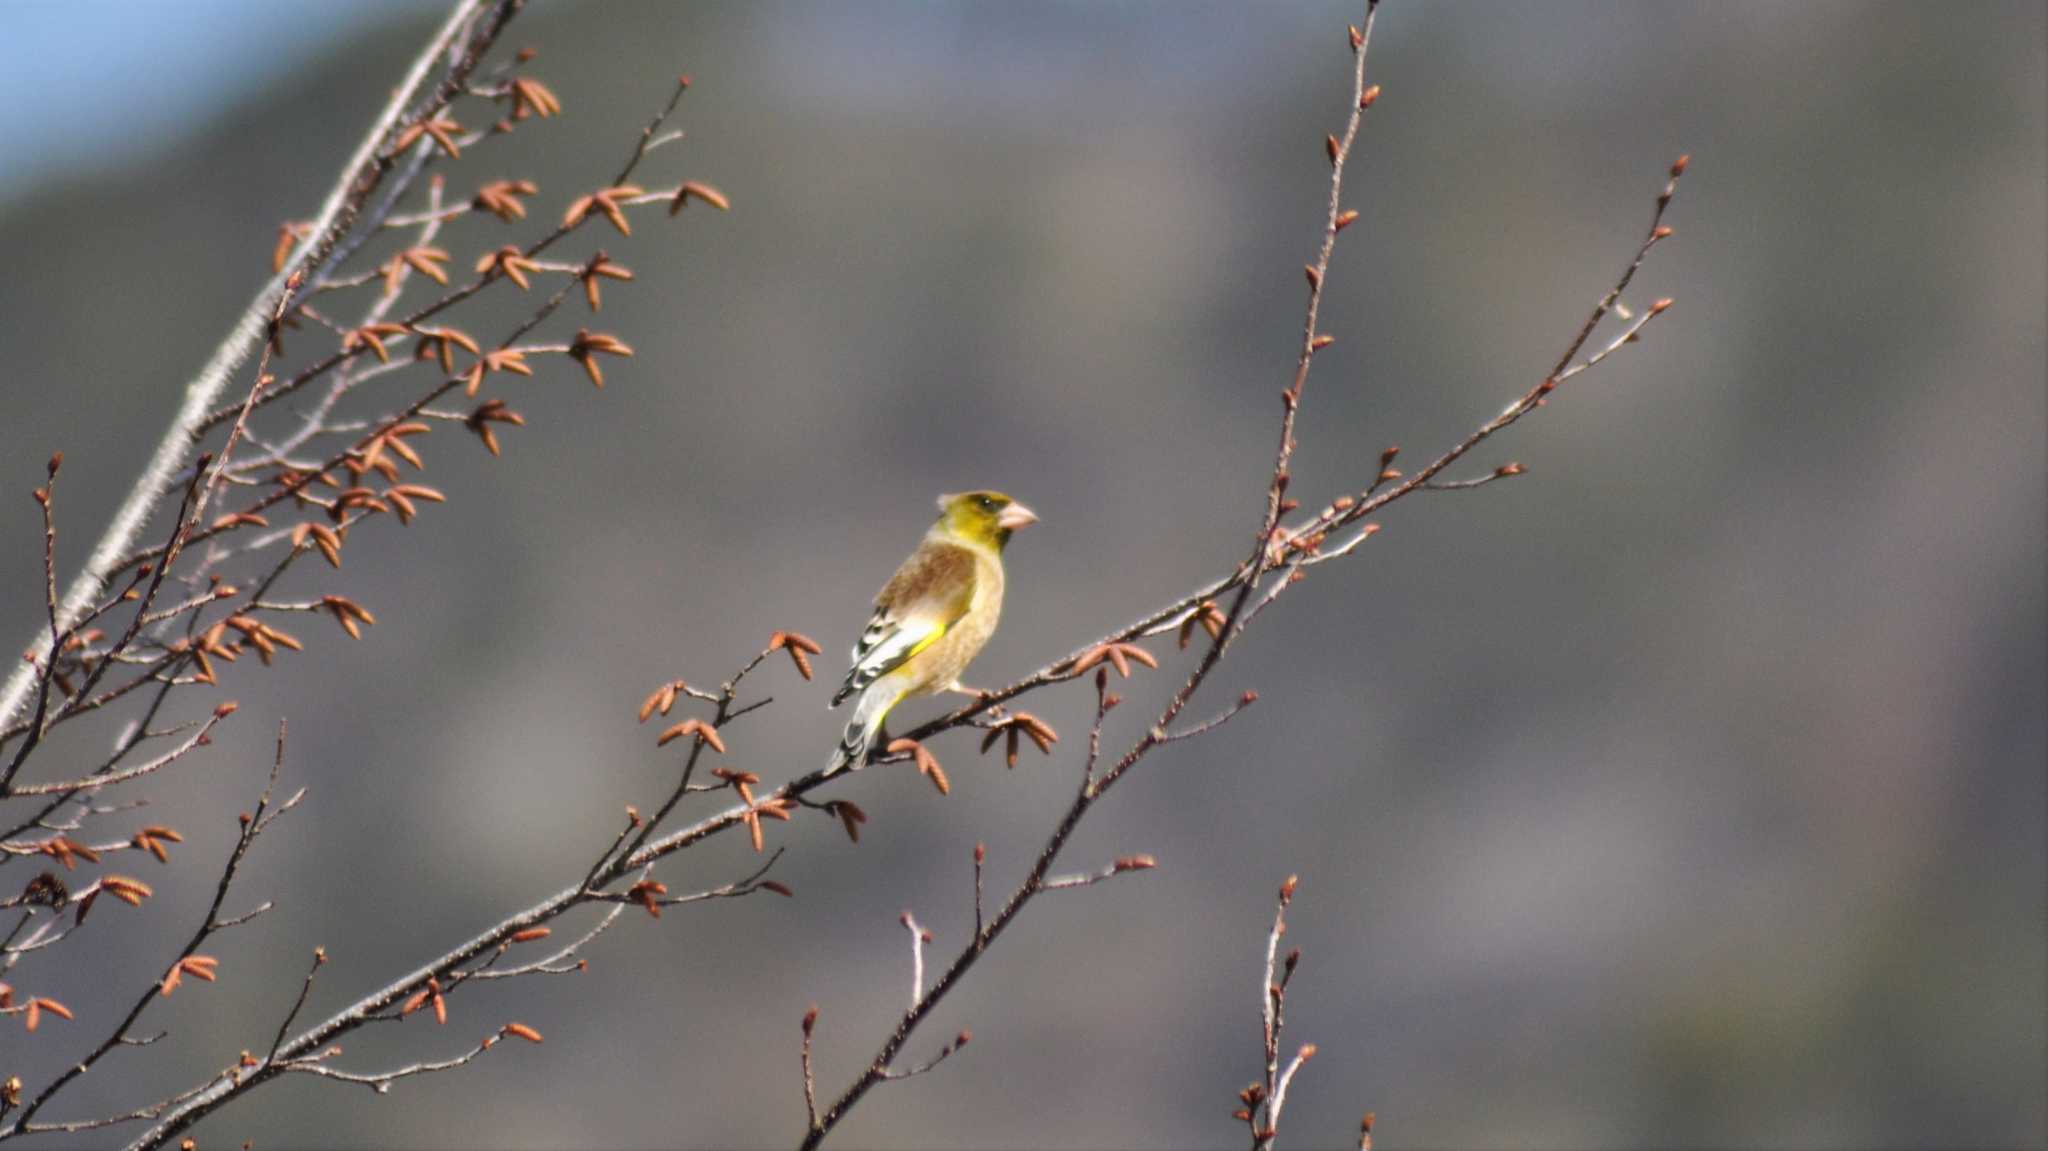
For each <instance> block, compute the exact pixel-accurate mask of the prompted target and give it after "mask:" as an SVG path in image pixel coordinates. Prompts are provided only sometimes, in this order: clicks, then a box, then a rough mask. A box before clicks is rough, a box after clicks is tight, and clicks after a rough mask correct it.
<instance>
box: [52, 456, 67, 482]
mask: <svg viewBox="0 0 2048 1151" xmlns="http://www.w3.org/2000/svg"><path fill="white" fill-rule="evenodd" d="M63 466H64V453H63V452H51V453H50V464H49V472H50V478H51V479H53V480H54V479H56V478H57V469H58V468H61V467H63Z"/></svg>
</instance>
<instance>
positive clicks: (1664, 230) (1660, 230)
mask: <svg viewBox="0 0 2048 1151" xmlns="http://www.w3.org/2000/svg"><path fill="white" fill-rule="evenodd" d="M1669 235H1671V225H1669V224H1659V225H1657V227H1656V230H1654V231H1652V232H1651V233H1650V236H1651V238H1652V239H1658V240H1662V239H1664V238H1665V237H1667V236H1669Z"/></svg>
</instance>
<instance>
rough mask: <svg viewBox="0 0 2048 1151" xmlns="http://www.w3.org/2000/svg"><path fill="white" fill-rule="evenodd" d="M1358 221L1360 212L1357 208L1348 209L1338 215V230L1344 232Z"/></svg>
mask: <svg viewBox="0 0 2048 1151" xmlns="http://www.w3.org/2000/svg"><path fill="white" fill-rule="evenodd" d="M1357 219H1358V210H1357V209H1355V208H1346V209H1345V210H1344V211H1342V212H1340V213H1338V214H1337V230H1338V231H1340V232H1341V231H1343V230H1344V229H1346V228H1348V227H1350V226H1351V225H1352V224H1353V223H1355V222H1356V221H1357Z"/></svg>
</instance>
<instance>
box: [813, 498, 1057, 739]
mask: <svg viewBox="0 0 2048 1151" xmlns="http://www.w3.org/2000/svg"><path fill="white" fill-rule="evenodd" d="M1037 522H1038V516H1037V515H1035V514H1034V513H1033V512H1032V511H1031V509H1030V508H1027V507H1025V506H1024V505H1023V504H1020V503H1018V502H1017V501H1016V500H1013V499H1011V498H1010V497H1009V496H1006V495H1004V494H1003V493H1001V492H986V491H984V492H961V493H959V494H957V495H945V496H940V497H939V519H938V522H937V523H934V524H933V525H932V527H931V530H930V531H928V532H926V533H925V534H924V541H923V542H922V543H920V544H918V545H917V550H916V551H914V552H911V553H910V558H909V559H906V560H904V561H903V566H902V567H899V568H897V569H896V574H895V575H893V576H890V577H889V582H888V583H887V584H885V585H883V587H882V590H881V592H880V594H878V595H876V596H875V614H874V615H872V616H869V617H868V626H867V627H866V628H865V629H864V630H862V632H861V633H860V642H859V643H857V644H855V645H854V648H853V666H852V668H850V669H848V671H847V673H846V682H845V683H842V684H840V685H839V690H838V691H837V692H835V693H833V696H832V706H833V707H838V706H839V705H840V704H842V703H844V702H846V700H847V698H848V697H849V696H854V695H858V696H859V697H860V700H859V702H857V703H855V704H854V707H853V718H852V720H850V721H849V722H848V723H847V725H846V731H845V733H844V734H843V735H841V736H840V737H839V748H838V750H837V751H835V752H834V753H833V755H832V762H831V765H830V766H829V767H827V768H826V770H827V771H843V770H845V769H846V768H848V767H860V766H862V765H863V764H865V763H866V762H867V758H868V749H869V748H870V747H871V746H872V745H873V743H874V740H875V736H876V734H877V733H878V732H880V731H881V730H882V723H883V721H884V720H886V719H887V718H888V717H889V709H890V708H893V707H895V706H896V705H897V704H899V703H901V702H903V701H904V700H906V699H910V698H913V697H915V696H920V695H933V694H936V693H938V692H942V691H960V692H969V693H970V694H971V693H972V691H973V689H971V688H967V687H963V686H961V684H960V673H962V672H964V671H966V670H967V665H968V663H969V662H971V661H972V660H973V659H974V657H975V656H976V655H977V654H979V653H980V651H981V648H982V645H983V644H986V643H987V642H988V637H989V636H991V635H994V634H995V630H996V621H997V619H998V618H1000V617H1001V616H1002V613H1003V546H1004V545H1005V544H1007V543H1009V542H1010V533H1012V532H1014V531H1016V530H1017V529H1018V528H1021V527H1026V526H1028V525H1031V524H1035V523H1037Z"/></svg>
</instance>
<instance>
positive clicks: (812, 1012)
mask: <svg viewBox="0 0 2048 1151" xmlns="http://www.w3.org/2000/svg"><path fill="white" fill-rule="evenodd" d="M817 1026H818V1005H817V1004H815V1003H813V1004H811V1006H810V1008H809V1010H807V1011H805V1012H804V1034H805V1035H806V1036H808V1035H810V1033H811V1031H812V1030H813V1029H814V1028H816V1027H817Z"/></svg>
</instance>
